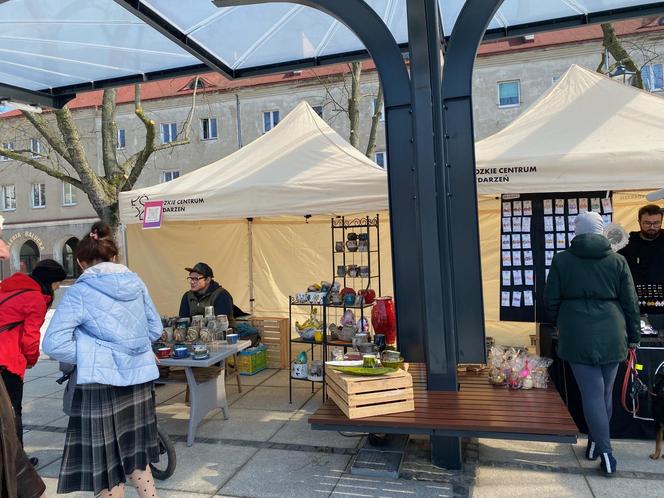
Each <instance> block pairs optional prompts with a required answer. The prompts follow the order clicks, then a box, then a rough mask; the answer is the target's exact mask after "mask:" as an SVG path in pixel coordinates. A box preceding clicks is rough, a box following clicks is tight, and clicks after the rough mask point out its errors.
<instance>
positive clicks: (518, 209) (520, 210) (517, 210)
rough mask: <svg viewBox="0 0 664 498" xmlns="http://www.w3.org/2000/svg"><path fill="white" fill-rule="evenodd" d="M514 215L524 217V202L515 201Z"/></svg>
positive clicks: (513, 206) (513, 205) (513, 204)
mask: <svg viewBox="0 0 664 498" xmlns="http://www.w3.org/2000/svg"><path fill="white" fill-rule="evenodd" d="M512 214H513V215H514V216H522V215H523V202H521V201H514V202H513V203H512Z"/></svg>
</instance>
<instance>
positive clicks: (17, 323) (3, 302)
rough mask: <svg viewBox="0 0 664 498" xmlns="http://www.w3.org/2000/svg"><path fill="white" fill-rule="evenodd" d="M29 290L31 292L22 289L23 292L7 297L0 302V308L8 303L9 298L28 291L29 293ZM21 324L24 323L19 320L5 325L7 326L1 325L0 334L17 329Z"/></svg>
mask: <svg viewBox="0 0 664 498" xmlns="http://www.w3.org/2000/svg"><path fill="white" fill-rule="evenodd" d="M30 290H32V289H23V290H20V291H18V292H17V293H15V294H12V295H11V296H8V297H6V298H4V299H3V300H2V301H0V306H2V305H3V304H5V303H6V302H7V301H9V300H10V299H11V298H13V297H16V296H18V295H19V294H23V293H24V292H28V291H30ZM23 322H24V320H21V321H18V322H13V323H7V324H5V325H3V326H2V327H0V333H1V332H6V331H7V330H11V329H13V328H14V327H18V326H19V325H21V324H22V323H23Z"/></svg>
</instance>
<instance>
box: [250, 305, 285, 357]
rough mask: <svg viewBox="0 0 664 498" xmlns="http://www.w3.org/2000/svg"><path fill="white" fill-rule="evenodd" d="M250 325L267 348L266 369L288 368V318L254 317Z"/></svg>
mask: <svg viewBox="0 0 664 498" xmlns="http://www.w3.org/2000/svg"><path fill="white" fill-rule="evenodd" d="M251 324H252V325H253V326H254V327H256V330H258V332H259V333H260V335H261V341H262V342H263V344H265V345H266V346H267V366H268V368H289V367H290V365H289V361H288V318H275V317H254V318H252V319H251Z"/></svg>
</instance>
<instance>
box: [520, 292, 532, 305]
mask: <svg viewBox="0 0 664 498" xmlns="http://www.w3.org/2000/svg"><path fill="white" fill-rule="evenodd" d="M533 304H534V303H533V291H524V292H523V305H524V306H533Z"/></svg>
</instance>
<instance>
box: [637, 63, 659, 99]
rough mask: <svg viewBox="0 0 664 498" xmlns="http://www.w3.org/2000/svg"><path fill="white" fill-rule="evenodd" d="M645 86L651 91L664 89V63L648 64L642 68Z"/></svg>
mask: <svg viewBox="0 0 664 498" xmlns="http://www.w3.org/2000/svg"><path fill="white" fill-rule="evenodd" d="M641 78H642V79H643V88H645V89H646V90H648V91H649V92H660V91H662V90H664V70H663V67H662V64H648V65H647V66H643V68H641Z"/></svg>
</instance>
